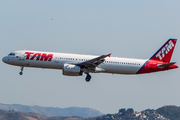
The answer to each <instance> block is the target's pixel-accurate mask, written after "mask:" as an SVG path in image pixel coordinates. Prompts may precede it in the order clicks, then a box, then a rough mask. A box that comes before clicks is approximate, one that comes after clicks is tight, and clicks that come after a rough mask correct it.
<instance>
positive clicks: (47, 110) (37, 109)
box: [0, 104, 103, 118]
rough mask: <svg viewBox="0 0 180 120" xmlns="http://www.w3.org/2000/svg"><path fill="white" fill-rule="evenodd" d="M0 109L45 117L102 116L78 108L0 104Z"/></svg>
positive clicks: (91, 110) (93, 111)
mask: <svg viewBox="0 0 180 120" xmlns="http://www.w3.org/2000/svg"><path fill="white" fill-rule="evenodd" d="M0 109H1V110H5V111H9V110H14V111H19V112H31V113H38V114H41V115H45V116H47V117H56V116H65V117H67V116H79V117H83V118H88V117H96V116H100V115H103V114H102V113H101V112H99V111H97V110H95V109H91V108H80V107H70V108H58V107H56V108H55V107H41V106H25V105H18V104H12V105H9V104H0Z"/></svg>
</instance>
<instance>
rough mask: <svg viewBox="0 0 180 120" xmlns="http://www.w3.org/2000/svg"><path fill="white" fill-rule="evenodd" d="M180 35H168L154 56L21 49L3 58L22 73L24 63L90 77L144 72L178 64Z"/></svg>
mask: <svg viewBox="0 0 180 120" xmlns="http://www.w3.org/2000/svg"><path fill="white" fill-rule="evenodd" d="M176 42H177V39H171V38H170V39H169V40H168V41H167V42H166V43H165V44H164V45H163V46H162V47H161V48H160V49H159V50H158V51H157V52H156V53H155V54H154V55H153V56H152V57H151V58H149V59H132V58H120V57H110V56H111V54H107V55H101V56H93V55H81V54H69V53H55V52H42V51H30V50H19V51H14V52H11V53H10V54H9V55H8V56H5V57H3V58H2V61H3V62H4V63H7V64H10V65H15V66H20V67H21V71H20V72H19V74H20V75H22V74H23V68H24V67H35V68H48V69H60V70H62V74H63V75H66V76H82V75H83V73H85V74H86V78H85V80H86V81H87V82H89V81H90V80H91V75H90V73H111V74H128V75H130V74H144V73H152V72H159V71H164V70H170V69H175V68H178V65H176V64H175V63H176V62H170V60H171V56H172V54H173V51H174V48H175V45H176Z"/></svg>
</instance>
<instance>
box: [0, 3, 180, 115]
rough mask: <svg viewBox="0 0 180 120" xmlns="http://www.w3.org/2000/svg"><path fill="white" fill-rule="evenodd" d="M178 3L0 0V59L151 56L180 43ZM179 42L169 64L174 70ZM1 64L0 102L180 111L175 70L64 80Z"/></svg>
mask: <svg viewBox="0 0 180 120" xmlns="http://www.w3.org/2000/svg"><path fill="white" fill-rule="evenodd" d="M179 5H180V1H179V0H173V1H172V0H158V1H157V0H151V1H144V0H113V1H109V0H96V1H95V0H94V1H92V0H86V1H85V0H48V1H47V0H38V1H37V0H30V1H25V0H16V1H14V0H1V1H0V56H1V58H2V57H3V56H6V55H8V54H9V53H10V52H12V51H15V50H24V49H27V50H38V51H49V52H65V53H81V54H91V55H102V54H108V53H112V56H114V57H115V56H118V57H128V58H143V59H146V58H147V59H148V58H150V57H151V56H152V55H153V54H154V53H155V52H156V51H157V50H158V49H159V48H160V47H161V46H162V45H163V44H164V43H165V42H166V41H167V40H168V39H169V38H177V39H180V13H179V12H180V7H179ZM178 51H180V43H179V42H177V45H176V48H175V51H174V54H173V57H172V59H171V60H172V61H176V62H177V64H178V65H180V64H179V63H180V59H179V58H180V56H179V52H178ZM19 71H20V67H17V66H10V65H7V64H4V63H3V62H0V74H1V75H0V103H5V104H14V103H15V104H23V105H30V106H32V105H33V104H34V105H40V106H45V107H46V106H47V107H60V108H64V107H72V106H77V107H90V108H94V109H97V110H99V111H101V112H102V113H116V112H118V110H119V109H120V108H134V110H136V111H141V110H144V109H147V108H152V109H157V108H158V107H161V106H164V105H177V106H180V95H179V91H180V87H179V85H180V79H179V78H180V69H174V70H170V71H165V72H159V73H152V74H145V75H130V76H128V75H111V74H100V73H99V74H92V80H91V81H90V82H89V83H87V82H85V80H84V79H85V75H83V76H80V77H67V76H63V75H62V71H61V70H49V69H36V68H25V69H24V74H23V75H22V76H20V75H19Z"/></svg>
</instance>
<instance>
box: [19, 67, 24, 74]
mask: <svg viewBox="0 0 180 120" xmlns="http://www.w3.org/2000/svg"><path fill="white" fill-rule="evenodd" d="M23 69H24V67H21V72H19V75H22V74H23Z"/></svg>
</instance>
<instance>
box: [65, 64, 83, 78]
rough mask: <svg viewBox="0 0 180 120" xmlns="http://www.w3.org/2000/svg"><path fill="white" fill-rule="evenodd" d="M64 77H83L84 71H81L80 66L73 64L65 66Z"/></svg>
mask: <svg viewBox="0 0 180 120" xmlns="http://www.w3.org/2000/svg"><path fill="white" fill-rule="evenodd" d="M62 72H63V75H67V76H82V74H83V71H81V68H80V66H77V65H73V64H64V65H63V70H62Z"/></svg>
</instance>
